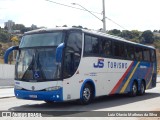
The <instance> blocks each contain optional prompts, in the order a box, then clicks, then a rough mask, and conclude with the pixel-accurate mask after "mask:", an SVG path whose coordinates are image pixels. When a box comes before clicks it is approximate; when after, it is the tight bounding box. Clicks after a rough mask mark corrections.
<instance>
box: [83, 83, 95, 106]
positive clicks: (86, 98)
mask: <svg viewBox="0 0 160 120" xmlns="http://www.w3.org/2000/svg"><path fill="white" fill-rule="evenodd" d="M81 96H82V97H81V99H80V104H84V105H86V104H89V103H90V102H91V101H92V100H93V90H92V87H91V86H90V85H89V84H85V86H84V88H83V91H82V95H81Z"/></svg>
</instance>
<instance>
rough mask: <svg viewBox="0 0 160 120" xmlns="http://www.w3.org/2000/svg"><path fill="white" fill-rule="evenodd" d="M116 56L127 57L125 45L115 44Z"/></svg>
mask: <svg viewBox="0 0 160 120" xmlns="http://www.w3.org/2000/svg"><path fill="white" fill-rule="evenodd" d="M114 56H115V57H124V56H125V50H124V44H123V43H120V42H114Z"/></svg>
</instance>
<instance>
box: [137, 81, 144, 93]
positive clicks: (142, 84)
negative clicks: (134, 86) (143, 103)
mask: <svg viewBox="0 0 160 120" xmlns="http://www.w3.org/2000/svg"><path fill="white" fill-rule="evenodd" d="M144 93H145V83H144V81H142V82H141V85H140V91H139V92H138V95H144Z"/></svg>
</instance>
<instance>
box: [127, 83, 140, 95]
mask: <svg viewBox="0 0 160 120" xmlns="http://www.w3.org/2000/svg"><path fill="white" fill-rule="evenodd" d="M137 91H138V87H137V83H136V82H134V83H133V84H132V88H131V91H130V93H129V95H130V96H131V97H135V96H136V95H137Z"/></svg>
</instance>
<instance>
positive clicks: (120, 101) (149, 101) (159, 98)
mask: <svg viewBox="0 0 160 120" xmlns="http://www.w3.org/2000/svg"><path fill="white" fill-rule="evenodd" d="M0 111H48V112H45V115H46V116H52V115H54V116H67V117H70V116H85V115H87V114H90V113H89V111H98V112H94V113H91V114H93V116H96V114H97V115H98V114H99V113H100V112H99V111H160V83H157V87H156V88H154V89H150V90H147V91H146V94H145V95H144V96H137V97H128V96H127V95H116V96H106V97H100V98H97V99H96V100H95V101H94V102H93V103H92V104H89V105H86V106H83V105H78V104H77V103H76V102H66V103H54V104H46V103H45V102H43V101H32V100H21V99H16V98H15V97H11V98H4V99H3V98H2V99H0ZM49 111H52V112H51V113H50V112H49ZM53 111H65V112H60V114H59V113H58V114H57V113H56V112H55V113H54V112H53ZM67 111H72V112H67ZM89 116H91V115H89ZM132 119H133V118H132Z"/></svg>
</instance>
